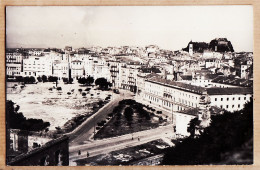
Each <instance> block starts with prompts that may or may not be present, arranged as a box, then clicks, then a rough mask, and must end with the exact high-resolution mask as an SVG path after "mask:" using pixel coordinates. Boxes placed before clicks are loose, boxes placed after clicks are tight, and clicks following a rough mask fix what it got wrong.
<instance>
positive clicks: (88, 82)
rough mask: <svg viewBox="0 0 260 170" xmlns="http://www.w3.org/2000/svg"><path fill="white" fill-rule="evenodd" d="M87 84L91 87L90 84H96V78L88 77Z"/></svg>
mask: <svg viewBox="0 0 260 170" xmlns="http://www.w3.org/2000/svg"><path fill="white" fill-rule="evenodd" d="M86 83H87V85H90V84H92V83H94V78H93V77H90V76H88V77H87V79H86Z"/></svg>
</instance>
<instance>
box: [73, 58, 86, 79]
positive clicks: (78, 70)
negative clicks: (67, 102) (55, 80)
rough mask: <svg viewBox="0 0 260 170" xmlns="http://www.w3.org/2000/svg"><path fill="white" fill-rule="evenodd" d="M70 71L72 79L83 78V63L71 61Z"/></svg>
mask: <svg viewBox="0 0 260 170" xmlns="http://www.w3.org/2000/svg"><path fill="white" fill-rule="evenodd" d="M70 69H71V77H72V78H79V77H84V76H85V72H84V63H83V61H80V60H73V61H71V64H70Z"/></svg>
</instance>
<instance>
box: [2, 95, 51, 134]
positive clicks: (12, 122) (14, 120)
mask: <svg viewBox="0 0 260 170" xmlns="http://www.w3.org/2000/svg"><path fill="white" fill-rule="evenodd" d="M19 108H20V106H19V105H17V106H16V107H14V103H13V102H12V101H11V100H7V101H6V116H7V121H8V124H9V127H8V128H11V129H21V130H27V131H40V130H44V129H46V128H47V127H49V126H50V123H49V122H44V121H43V120H42V119H26V117H24V115H23V113H21V112H18V111H19Z"/></svg>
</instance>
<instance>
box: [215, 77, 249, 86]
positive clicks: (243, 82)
mask: <svg viewBox="0 0 260 170" xmlns="http://www.w3.org/2000/svg"><path fill="white" fill-rule="evenodd" d="M212 82H214V83H222V84H229V85H235V86H242V87H253V81H252V80H247V79H240V78H236V76H228V77H226V76H222V75H219V76H218V77H216V78H215V79H213V80H212Z"/></svg>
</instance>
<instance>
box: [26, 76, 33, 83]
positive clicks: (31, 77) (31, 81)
mask: <svg viewBox="0 0 260 170" xmlns="http://www.w3.org/2000/svg"><path fill="white" fill-rule="evenodd" d="M35 81H36V80H35V78H34V77H33V76H30V77H24V83H26V84H32V83H34V82H35Z"/></svg>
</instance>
